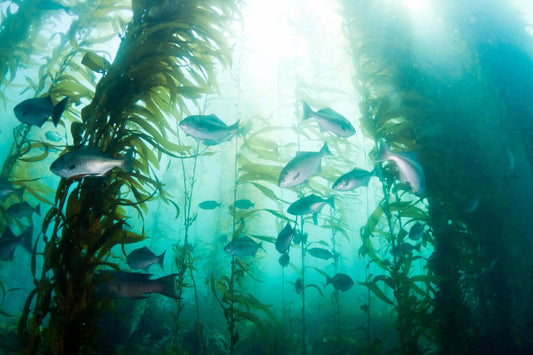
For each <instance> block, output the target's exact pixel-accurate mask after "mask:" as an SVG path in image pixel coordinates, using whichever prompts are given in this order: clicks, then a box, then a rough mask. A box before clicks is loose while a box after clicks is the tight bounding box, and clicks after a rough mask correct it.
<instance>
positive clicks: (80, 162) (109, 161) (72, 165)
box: [50, 148, 133, 179]
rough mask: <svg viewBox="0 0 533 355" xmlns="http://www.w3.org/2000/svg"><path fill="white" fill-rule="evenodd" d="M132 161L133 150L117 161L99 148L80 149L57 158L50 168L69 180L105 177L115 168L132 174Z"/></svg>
mask: <svg viewBox="0 0 533 355" xmlns="http://www.w3.org/2000/svg"><path fill="white" fill-rule="evenodd" d="M132 160H133V149H130V150H129V151H128V152H127V153H126V154H125V155H124V156H123V157H122V158H119V159H115V158H113V157H111V156H110V155H109V154H107V153H104V152H102V151H101V150H100V149H98V148H80V149H77V150H72V151H70V152H68V153H65V154H63V155H62V156H60V157H59V158H57V159H56V160H55V161H54V162H53V163H52V165H51V166H50V170H51V171H52V172H53V173H54V174H56V175H59V176H61V177H64V178H67V179H70V178H79V177H85V176H104V175H105V174H106V173H107V172H108V171H110V170H111V169H113V168H115V167H118V168H120V169H122V170H124V171H125V172H131V171H132Z"/></svg>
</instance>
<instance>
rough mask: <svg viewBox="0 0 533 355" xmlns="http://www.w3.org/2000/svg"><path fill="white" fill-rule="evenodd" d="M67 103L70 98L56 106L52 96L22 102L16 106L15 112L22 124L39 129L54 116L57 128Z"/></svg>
mask: <svg viewBox="0 0 533 355" xmlns="http://www.w3.org/2000/svg"><path fill="white" fill-rule="evenodd" d="M67 102H68V97H65V98H64V99H63V100H61V101H59V103H58V104H57V105H55V106H54V104H53V103H52V99H51V98H50V96H46V97H36V98H33V99H28V100H24V101H22V102H21V103H19V104H18V105H17V106H15V108H14V109H13V112H14V113H15V116H16V117H17V119H18V120H19V121H20V122H22V123H26V124H29V125H34V126H38V127H41V126H42V125H43V124H44V123H45V122H46V120H47V119H48V117H50V116H52V122H53V123H54V126H57V124H58V123H59V119H60V118H61V115H62V114H63V111H64V110H65V107H66V106H67Z"/></svg>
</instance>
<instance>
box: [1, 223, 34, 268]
mask: <svg viewBox="0 0 533 355" xmlns="http://www.w3.org/2000/svg"><path fill="white" fill-rule="evenodd" d="M32 234H33V226H29V227H28V228H26V230H25V231H24V232H22V233H21V234H20V235H19V236H18V237H17V236H15V234H13V232H12V231H11V229H10V228H9V227H6V229H5V230H4V233H2V236H0V260H4V261H11V260H13V256H14V255H15V249H16V248H17V246H18V245H19V244H21V245H22V246H23V247H24V249H26V250H27V251H29V252H30V253H31V252H32V249H33V246H32V240H31V238H32Z"/></svg>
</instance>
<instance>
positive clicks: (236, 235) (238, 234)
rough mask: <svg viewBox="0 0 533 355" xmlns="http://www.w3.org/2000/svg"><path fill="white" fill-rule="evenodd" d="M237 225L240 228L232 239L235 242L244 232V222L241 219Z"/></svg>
mask: <svg viewBox="0 0 533 355" xmlns="http://www.w3.org/2000/svg"><path fill="white" fill-rule="evenodd" d="M236 223H237V224H238V226H237V228H236V229H235V232H234V233H233V237H232V238H231V240H235V239H236V238H238V237H239V236H240V235H241V234H242V232H243V231H244V220H243V219H239V220H238V221H237V222H236Z"/></svg>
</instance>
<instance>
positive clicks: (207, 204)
mask: <svg viewBox="0 0 533 355" xmlns="http://www.w3.org/2000/svg"><path fill="white" fill-rule="evenodd" d="M218 206H220V203H218V202H217V201H213V200H207V201H203V202H200V203H199V204H198V207H200V208H201V209H203V210H214V209H215V208H217V207H218Z"/></svg>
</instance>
